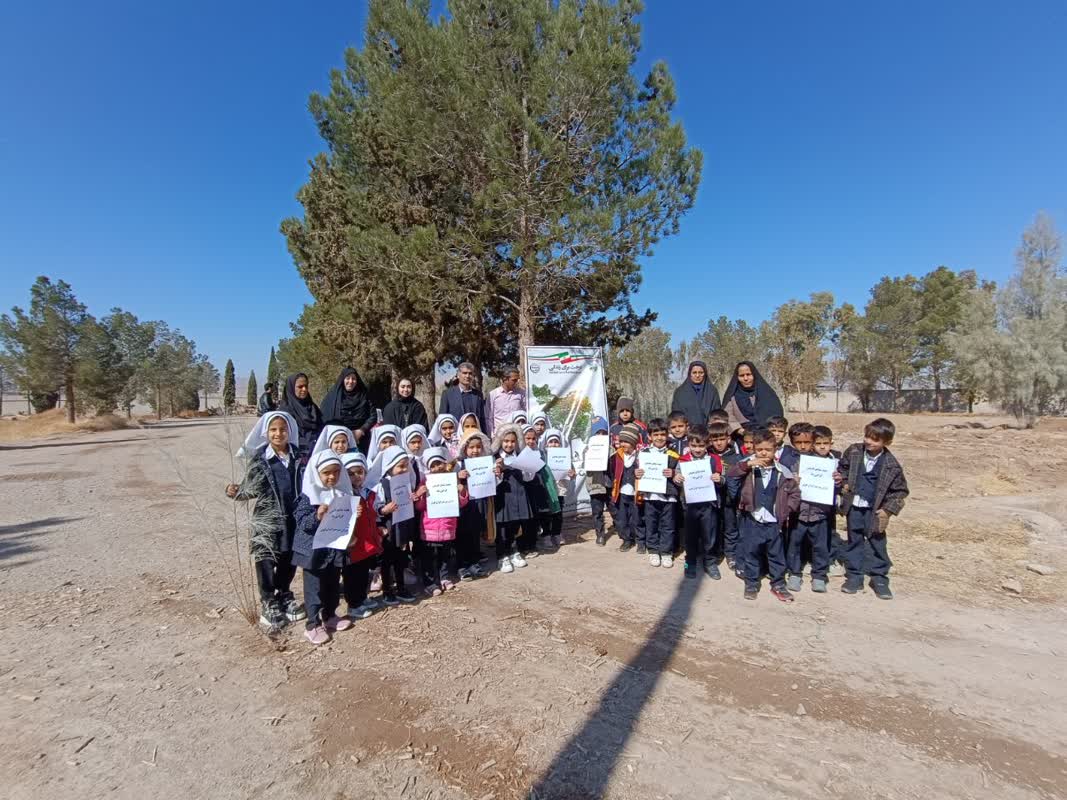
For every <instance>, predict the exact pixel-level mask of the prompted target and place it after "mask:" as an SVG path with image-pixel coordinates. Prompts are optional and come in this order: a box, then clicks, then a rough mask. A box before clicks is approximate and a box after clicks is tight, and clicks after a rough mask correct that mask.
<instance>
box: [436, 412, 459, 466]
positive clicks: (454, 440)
mask: <svg viewBox="0 0 1067 800" xmlns="http://www.w3.org/2000/svg"><path fill="white" fill-rule="evenodd" d="M429 441H430V445H431V446H433V447H444V448H446V449H447V450H448V453H449V457H450V458H455V457H456V450H457V448H458V447H459V422H457V421H456V418H455V417H453V416H452V415H451V414H439V415H438V416H437V419H436V420H434V423H433V428H432V429H431V430H430V436H429Z"/></svg>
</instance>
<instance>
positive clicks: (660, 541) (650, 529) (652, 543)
mask: <svg viewBox="0 0 1067 800" xmlns="http://www.w3.org/2000/svg"><path fill="white" fill-rule="evenodd" d="M667 434H668V431H667V422H666V420H663V419H660V418H659V417H657V418H656V419H653V420H650V421H649V423H648V435H649V438H650V439H651V443H650V444H649V446H648V447H646V448H645V449H644V450H642V451H641V455H639V456H638V465H637V469H636V470H634V477H635V478H637V480H638V482H639V483H640V481H641V479H642V478H644V477H645V470H644V468H643V466H642V464H641V459H642V456H643V455H644V454H645V453H659V454H662V455H665V456H666V463H667V466H666V468H665V469H664V470H663V477H664V478H665V479H666V480H665V481H664V483H665V485H664V487H663V488H664V490H663V492H649V491H641V497H642V498H643V500H644V505H645V547H646V548H647V549H648V563H649V564H650V565H651V566H653V567H660V566H662V567H667V568H668V569H669V568H671V567H673V566H674V531H675V528H674V513H675V508H676V506H677V504H678V486H677V484H675V483H674V480H673V478H674V472H675V470H676V469H677V468H678V454H677V453H676V452H674V451H673V450H671V449H670V448H669V447H668V446H667ZM639 489H640V487H639Z"/></svg>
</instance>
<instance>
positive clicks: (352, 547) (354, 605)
mask: <svg viewBox="0 0 1067 800" xmlns="http://www.w3.org/2000/svg"><path fill="white" fill-rule="evenodd" d="M341 464H342V466H343V467H344V468H345V471H346V472H347V473H348V479H349V481H351V482H352V490H353V494H355V495H356V496H357V497H358V498H359V515H358V516H357V517H356V529H355V531H354V532H353V533H352V541H351V542H350V543H349V545H348V564H346V565H345V566H344V567H342V568H341V581H342V584H343V586H344V593H345V602H346V603H347V604H348V618H349V619H350V620H352V621H353V622H356V621H358V620H361V619H366V618H367V617H369V616H370V615H371V614H372V613H374V610H375V609H377V608H378V604H377V603H376V602H375V601H374V600H371V599H369V598H368V597H367V590H368V589H369V588H370V570H371V566H372V565H373V564H374V560H375V557H376V556H377V555H378V554H379V553H381V552H382V534H381V531H379V530H378V520H377V515H376V514H375V513H374V492H372V491H371V490H370V489H368V488H367V487H366V486H364V482H365V481H366V478H367V457H366V456H365V455H363V454H362V453H360V452H355V453H345V454H344V455H343V456H341Z"/></svg>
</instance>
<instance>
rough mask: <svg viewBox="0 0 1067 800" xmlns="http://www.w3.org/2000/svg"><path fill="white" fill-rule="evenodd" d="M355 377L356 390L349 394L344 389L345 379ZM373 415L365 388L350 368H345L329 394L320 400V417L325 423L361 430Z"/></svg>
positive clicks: (357, 374) (356, 373) (361, 380)
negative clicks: (350, 376)
mask: <svg viewBox="0 0 1067 800" xmlns="http://www.w3.org/2000/svg"><path fill="white" fill-rule="evenodd" d="M349 375H355V376H356V388H355V389H353V390H352V391H351V392H350V391H348V390H347V389H345V378H347V377H348V376H349ZM373 415H374V407H373V406H372V405H371V401H370V395H369V394H367V387H366V386H365V385H364V383H363V379H362V378H360V377H359V373H358V372H356V371H355V370H354V369H353V368H352V367H345V368H344V369H343V370H341V374H340V375H339V376H338V378H337V383H335V384H334V385H333V388H332V389H330V391H329V393H328V394H327V395H326V397H324V398H323V400H322V417H323V419H325V420H326V421H327V422H334V423H338V424H341V425H345V426H346V427H352V428H361V427H363V425H365V424H366V423H367V422H368V421H369V420H370V419H371V417H372V416H373Z"/></svg>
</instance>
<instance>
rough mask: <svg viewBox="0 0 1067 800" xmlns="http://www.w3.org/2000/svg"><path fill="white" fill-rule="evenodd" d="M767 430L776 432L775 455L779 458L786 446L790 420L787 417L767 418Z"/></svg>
mask: <svg viewBox="0 0 1067 800" xmlns="http://www.w3.org/2000/svg"><path fill="white" fill-rule="evenodd" d="M767 430H769V431H770V432H771V433H773V434H774V457H775V458H779V457H780V456H781V455H782V449H783V448H784V447H785V444H784V443H785V434H786V431H787V430H789V420H787V419H786V418H785V417H770V418H768V420H767Z"/></svg>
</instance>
